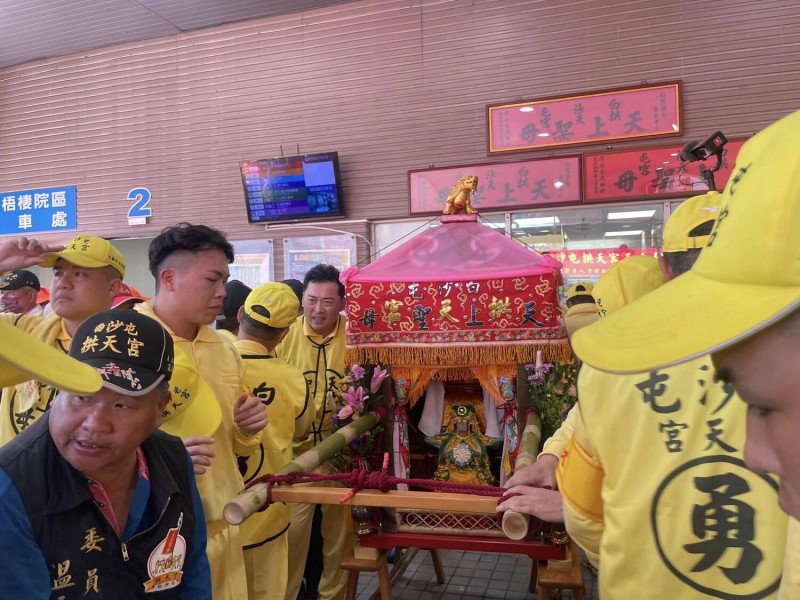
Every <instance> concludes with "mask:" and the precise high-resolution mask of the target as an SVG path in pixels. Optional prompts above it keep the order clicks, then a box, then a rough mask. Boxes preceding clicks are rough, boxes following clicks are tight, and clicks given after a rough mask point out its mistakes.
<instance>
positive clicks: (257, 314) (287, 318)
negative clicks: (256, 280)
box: [244, 282, 300, 329]
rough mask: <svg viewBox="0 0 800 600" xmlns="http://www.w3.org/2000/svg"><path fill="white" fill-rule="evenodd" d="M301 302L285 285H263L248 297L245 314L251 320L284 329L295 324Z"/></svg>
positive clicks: (245, 303)
mask: <svg viewBox="0 0 800 600" xmlns="http://www.w3.org/2000/svg"><path fill="white" fill-rule="evenodd" d="M298 310H300V301H299V300H298V299H297V296H296V295H295V293H294V292H293V291H292V288H290V287H289V286H288V285H286V284H284V283H272V282H271V283H263V284H261V285H260V286H258V287H257V288H256V289H254V290H253V291H252V292H250V293H249V294H248V295H247V299H246V300H245V301H244V312H245V314H246V315H247V316H248V317H250V318H251V319H253V320H255V321H258V322H259V323H263V324H264V325H269V326H270V327H275V328H276V329H283V328H285V327H288V326H289V325H291V324H292V323H294V321H295V319H297V311H298Z"/></svg>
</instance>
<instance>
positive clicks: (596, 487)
mask: <svg viewBox="0 0 800 600" xmlns="http://www.w3.org/2000/svg"><path fill="white" fill-rule="evenodd" d="M571 412H574V413H575V417H574V418H573V422H574V433H573V436H572V439H571V440H570V442H569V444H568V445H567V448H566V450H565V452H564V454H563V455H562V458H561V460H560V461H559V463H558V469H557V470H556V479H557V481H558V489H559V490H560V491H561V494H562V497H563V499H564V524H565V526H566V528H567V533H568V534H569V535H570V537H571V538H572V539H574V540H575V543H577V544H578V545H579V546H580V547H581V548H583V549H584V551H585V552H586V554H587V556H588V557H589V560H590V561H591V562H592V564H593V565H594V566H595V567H598V564H599V553H600V541H601V539H602V536H603V498H602V488H603V468H602V465H601V464H600V462H599V461H598V460H597V458H596V457H595V456H594V448H593V446H592V443H591V439H590V438H589V432H588V431H587V430H586V425H585V423H584V421H583V417H582V416H581V413H580V409H578V410H573V411H571Z"/></svg>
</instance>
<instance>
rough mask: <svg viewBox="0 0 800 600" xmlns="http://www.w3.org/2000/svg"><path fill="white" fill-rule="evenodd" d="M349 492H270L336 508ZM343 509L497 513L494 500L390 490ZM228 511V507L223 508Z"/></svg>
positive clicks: (364, 493) (362, 496)
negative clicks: (372, 507)
mask: <svg viewBox="0 0 800 600" xmlns="http://www.w3.org/2000/svg"><path fill="white" fill-rule="evenodd" d="M349 493H350V490H348V489H346V488H318V487H313V488H312V487H292V486H281V487H275V488H274V489H273V490H272V499H273V500H274V501H275V502H300V503H304V504H339V502H340V501H341V499H342V498H344V497H345V495H346V494H349ZM344 506H377V507H387V508H410V509H421V510H441V511H446V512H452V511H453V510H455V509H457V510H458V512H460V513H461V512H464V513H480V514H485V515H493V514H495V512H496V510H497V498H496V497H495V496H477V495H474V494H453V493H448V492H401V491H397V490H390V491H389V492H380V491H378V490H361V491H359V492H356V494H355V495H354V496H353V497H352V498H350V499H348V500H347V501H346V502H345V503H344ZM226 508H227V507H226Z"/></svg>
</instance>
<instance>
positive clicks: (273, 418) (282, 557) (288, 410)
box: [234, 283, 314, 600]
mask: <svg viewBox="0 0 800 600" xmlns="http://www.w3.org/2000/svg"><path fill="white" fill-rule="evenodd" d="M299 307H300V301H299V300H298V299H297V296H296V295H295V293H294V292H293V291H292V289H291V288H290V287H289V286H287V285H284V284H282V283H265V284H263V285H260V286H258V287H257V288H256V289H255V290H253V291H252V292H250V294H248V296H247V298H246V300H245V301H244V305H243V306H242V307H241V308H240V310H239V319H238V320H239V323H240V326H239V333H238V339H237V340H236V342H235V344H234V345H235V346H236V349H237V350H238V351H239V353H240V354H241V356H242V359H243V360H244V364H245V367H246V372H245V376H244V385H245V388H247V389H248V390H252V392H253V394H254V395H255V396H257V397H258V398H259V399H260V400H261V402H262V403H263V404H264V406H265V407H266V409H267V415H268V417H269V424H268V425H267V428H266V429H265V430H264V433H263V436H262V442H261V447H260V448H259V451H258V452H255V453H253V454H251V455H250V457H249V458H244V460H240V461H239V466H240V468H241V467H242V466H244V468H243V469H242V470H243V476H244V482H245V483H249V482H250V481H252V480H253V479H255V478H256V477H260V476H261V475H265V474H267V473H274V472H276V471H277V470H278V469H280V468H281V467H283V466H285V465H287V464H289V463H290V462H291V460H292V440H301V439H303V438H305V436H306V434H307V432H308V429H309V427H310V426H311V421H312V420H313V418H314V413H313V412H312V410H311V409H310V407H309V406H308V404H309V393H308V385H307V384H306V380H305V377H303V374H302V373H301V372H300V370H299V369H298V368H297V367H294V366H292V365H290V364H289V363H287V362H286V361H285V360H283V359H282V358H277V357H275V356H273V355H272V351H273V350H274V349H275V346H277V345H278V343H279V342H280V341H281V340H282V339H283V338H285V337H286V334H288V333H289V326H290V325H291V324H292V323H294V321H295V320H296V319H297V310H298V308H299ZM290 515H291V510H290V508H289V506H288V505H286V504H283V503H275V504H272V505H271V506H270V507H269V508H267V510H265V511H263V512H259V513H256V514H254V515H253V516H252V517H250V518H249V519H247V520H246V521H245V522H244V523H242V525H241V531H242V543H243V544H244V558H245V563H246V567H247V587H248V591H249V593H250V600H283V598H284V596H285V594H286V584H287V581H288V577H289V542H288V539H289V536H288V534H287V531H288V529H289V518H290Z"/></svg>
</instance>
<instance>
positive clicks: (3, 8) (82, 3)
mask: <svg viewBox="0 0 800 600" xmlns="http://www.w3.org/2000/svg"><path fill="white" fill-rule="evenodd" d="M347 1H348V0H0V68H4V67H9V66H12V65H17V64H22V63H27V62H30V61H34V60H37V59H40V58H50V57H54V56H64V55H68V54H75V53H79V52H86V51H88V50H92V49H95V48H101V47H104V46H114V45H117V44H124V43H126V42H136V41H140V40H146V39H151V38H157V37H163V36H168V35H174V34H177V33H181V32H184V31H192V30H196V29H203V28H206V27H214V26H216V25H221V24H223V23H233V22H236V21H247V20H250V19H261V18H265V17H273V16H277V15H282V14H288V13H298V12H304V11H307V10H314V9H318V8H324V7H327V6H333V5H336V4H344V3H346V2H347Z"/></svg>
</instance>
